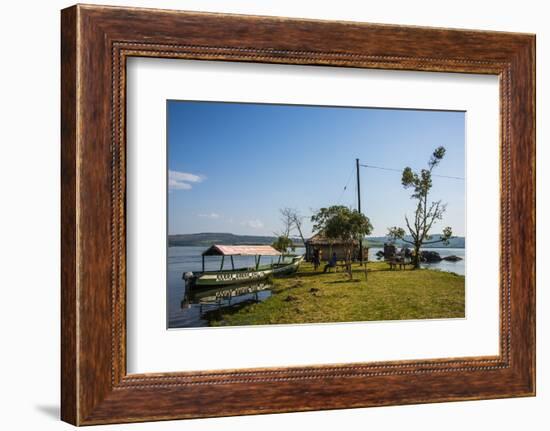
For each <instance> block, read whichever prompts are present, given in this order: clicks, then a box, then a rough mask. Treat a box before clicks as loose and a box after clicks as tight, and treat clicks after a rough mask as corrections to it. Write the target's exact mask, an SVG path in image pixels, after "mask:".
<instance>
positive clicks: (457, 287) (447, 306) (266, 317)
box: [207, 262, 464, 326]
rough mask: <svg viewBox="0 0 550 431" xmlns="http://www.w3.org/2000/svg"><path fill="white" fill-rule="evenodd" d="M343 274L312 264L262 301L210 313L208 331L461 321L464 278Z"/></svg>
mask: <svg viewBox="0 0 550 431" xmlns="http://www.w3.org/2000/svg"><path fill="white" fill-rule="evenodd" d="M368 269H369V271H368V278H367V279H366V280H365V273H364V270H363V268H362V267H360V266H359V265H354V266H353V278H354V279H353V280H349V278H348V275H347V274H346V273H342V272H338V273H334V272H333V273H327V274H322V273H320V272H319V271H318V272H314V271H313V266H312V265H311V264H307V263H305V264H302V265H301V267H300V270H299V271H298V272H297V273H296V274H294V275H292V276H288V277H285V278H276V279H274V280H272V282H273V289H272V292H273V295H272V296H271V297H270V298H268V299H267V300H265V301H264V302H260V303H254V304H250V303H248V304H244V305H236V306H234V307H229V308H224V309H219V310H214V311H211V312H209V313H208V315H207V318H208V319H209V321H210V325H211V326H237V325H238V326H240V325H265V324H292V323H325V322H356V321H369V320H404V319H435V318H451V317H464V276H461V275H457V274H453V273H448V272H443V271H435V270H428V269H417V270H410V269H408V270H400V271H399V270H390V269H389V267H388V265H387V264H386V263H383V262H369V264H368Z"/></svg>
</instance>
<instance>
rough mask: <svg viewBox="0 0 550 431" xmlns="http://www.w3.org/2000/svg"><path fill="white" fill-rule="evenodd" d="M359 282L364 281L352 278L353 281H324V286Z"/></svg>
mask: <svg viewBox="0 0 550 431" xmlns="http://www.w3.org/2000/svg"><path fill="white" fill-rule="evenodd" d="M361 281H365V280H361V279H359V278H353V279H351V280H350V279H349V278H347V279H345V280H333V281H325V284H342V283H360V282H361Z"/></svg>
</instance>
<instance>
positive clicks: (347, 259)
mask: <svg viewBox="0 0 550 431" xmlns="http://www.w3.org/2000/svg"><path fill="white" fill-rule="evenodd" d="M346 267H347V270H348V275H349V279H350V280H353V272H352V270H351V247H350V246H349V245H348V250H347V253H346Z"/></svg>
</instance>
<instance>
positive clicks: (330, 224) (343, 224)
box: [311, 205, 372, 279]
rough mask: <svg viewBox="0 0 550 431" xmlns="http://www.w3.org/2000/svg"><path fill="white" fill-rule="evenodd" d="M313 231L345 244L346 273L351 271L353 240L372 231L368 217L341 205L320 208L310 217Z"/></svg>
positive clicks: (359, 239)
mask: <svg viewBox="0 0 550 431" xmlns="http://www.w3.org/2000/svg"><path fill="white" fill-rule="evenodd" d="M311 221H312V222H313V231H314V232H321V233H322V234H323V235H324V236H325V237H326V238H327V239H332V240H340V241H343V242H344V243H345V244H346V248H347V253H346V263H347V268H348V275H349V277H350V279H351V278H353V275H352V272H351V255H352V249H353V245H354V242H358V241H362V240H363V238H364V237H365V235H368V234H370V233H371V232H372V224H371V223H370V220H369V219H368V217H366V216H365V215H364V214H362V213H360V212H359V211H357V210H354V209H350V208H348V207H345V206H342V205H333V206H331V207H328V208H321V209H320V210H319V211H317V213H316V214H314V215H313V216H312V217H311Z"/></svg>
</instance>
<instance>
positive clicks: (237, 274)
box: [183, 244, 304, 287]
mask: <svg viewBox="0 0 550 431" xmlns="http://www.w3.org/2000/svg"><path fill="white" fill-rule="evenodd" d="M212 256H214V257H218V258H219V257H221V262H220V269H219V270H217V271H206V270H205V259H206V258H208V257H212ZM234 256H254V266H253V267H246V268H235V260H234ZM262 256H273V257H277V262H272V263H270V264H266V265H260V261H261V258H262ZM226 258H229V261H230V262H231V269H224V265H226ZM303 259H304V256H303V255H302V256H297V255H285V254H283V253H281V252H279V251H277V250H275V249H274V248H273V247H271V246H270V245H219V244H214V245H212V246H211V247H209V248H208V249H206V250H205V251H204V252H203V253H202V272H200V273H197V274H193V273H192V272H186V273H185V274H183V279H184V280H185V281H186V283H187V285H188V286H189V287H207V286H226V285H230V284H239V283H247V282H252V281H259V280H263V279H266V278H267V277H269V276H272V275H273V276H277V275H284V274H291V273H293V272H295V271H297V270H298V267H299V266H300V263H301V262H302V260H303Z"/></svg>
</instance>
